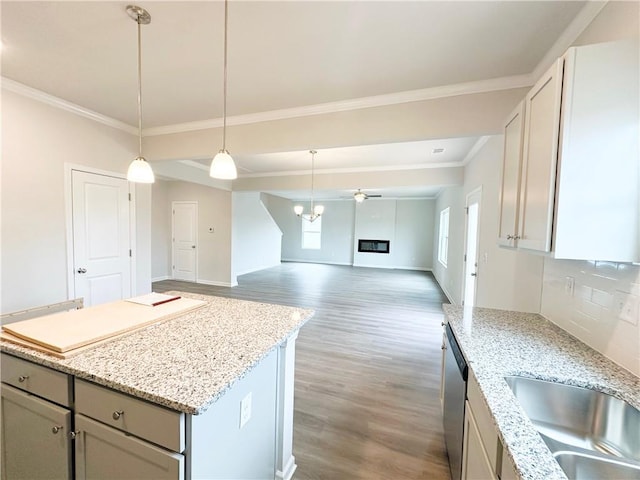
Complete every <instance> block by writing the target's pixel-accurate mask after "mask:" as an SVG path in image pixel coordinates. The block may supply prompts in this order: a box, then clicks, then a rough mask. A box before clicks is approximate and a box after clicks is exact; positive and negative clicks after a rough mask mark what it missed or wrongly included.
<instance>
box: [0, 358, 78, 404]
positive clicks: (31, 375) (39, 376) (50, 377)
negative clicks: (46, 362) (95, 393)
mask: <svg viewBox="0 0 640 480" xmlns="http://www.w3.org/2000/svg"><path fill="white" fill-rule="evenodd" d="M0 364H1V365H2V381H3V382H4V383H7V384H9V385H12V386H14V387H16V388H19V389H20V390H24V391H25V392H29V393H33V394H34V395H37V396H39V397H42V398H45V399H47V400H50V401H52V402H54V403H57V404H58V405H64V406H65V407H68V406H70V405H71V376H70V375H67V374H66V373H62V372H57V371H55V370H52V369H51V368H47V367H43V366H42V365H37V364H35V363H32V362H29V361H27V360H22V359H21V358H17V357H14V356H12V355H7V354H6V353H3V354H2V359H1V361H0Z"/></svg>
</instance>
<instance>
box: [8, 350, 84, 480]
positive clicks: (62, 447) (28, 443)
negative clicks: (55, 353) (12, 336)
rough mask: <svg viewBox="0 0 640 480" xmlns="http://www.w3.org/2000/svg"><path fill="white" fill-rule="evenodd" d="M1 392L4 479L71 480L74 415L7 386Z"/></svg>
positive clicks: (67, 410)
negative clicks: (71, 433) (71, 437)
mask: <svg viewBox="0 0 640 480" xmlns="http://www.w3.org/2000/svg"><path fill="white" fill-rule="evenodd" d="M4 358H5V356H3V359H4ZM1 388H2V406H1V411H2V413H1V419H0V424H1V426H2V435H1V443H2V459H1V463H2V470H1V471H2V479H3V480H14V479H15V480H21V479H24V480H40V479H42V480H66V479H69V480H70V479H72V478H73V464H72V456H71V440H70V437H69V433H70V432H71V417H72V415H71V411H70V410H69V409H67V408H63V407H59V406H57V405H54V404H53V403H51V402H48V401H46V400H42V399H40V398H38V397H36V396H34V395H30V394H29V393H26V392H22V391H20V390H18V389H15V388H12V387H10V386H8V385H6V384H3V385H2V387H1Z"/></svg>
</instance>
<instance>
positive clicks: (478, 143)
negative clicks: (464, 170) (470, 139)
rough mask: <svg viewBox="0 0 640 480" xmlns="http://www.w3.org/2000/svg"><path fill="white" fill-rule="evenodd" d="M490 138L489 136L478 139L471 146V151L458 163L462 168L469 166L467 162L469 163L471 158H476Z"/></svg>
mask: <svg viewBox="0 0 640 480" xmlns="http://www.w3.org/2000/svg"><path fill="white" fill-rule="evenodd" d="M490 138H491V135H485V136H483V137H480V138H479V139H478V140H477V141H476V143H474V144H473V146H472V147H471V149H470V150H469V151H468V152H467V154H466V155H465V157H464V158H463V159H462V162H460V163H461V164H462V165H463V166H466V165H468V164H469V162H470V161H471V159H472V158H473V157H475V156H476V154H477V153H478V152H479V151H480V149H481V148H482V147H484V146H485V144H486V143H487V142H488V141H489V139H490Z"/></svg>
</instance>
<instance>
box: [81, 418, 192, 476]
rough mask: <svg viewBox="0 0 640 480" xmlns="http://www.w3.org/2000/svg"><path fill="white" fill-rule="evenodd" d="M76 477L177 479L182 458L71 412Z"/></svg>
mask: <svg viewBox="0 0 640 480" xmlns="http://www.w3.org/2000/svg"><path fill="white" fill-rule="evenodd" d="M75 423H76V425H75V428H76V431H77V432H78V433H77V436H76V445H75V449H76V479H77V480H86V479H115V478H117V479H119V480H127V479H130V480H134V479H135V480H144V479H149V480H169V479H170V480H179V479H183V478H184V457H183V456H182V455H181V454H179V453H173V452H170V451H168V450H164V449H163V448H160V447H156V446H154V445H152V444H150V443H147V442H144V441H142V440H139V439H137V438H135V437H132V436H129V435H127V434H125V433H123V432H120V431H119V430H116V429H115V428H112V427H109V426H107V425H103V424H102V423H98V422H95V421H93V420H91V419H89V418H86V417H84V416H82V415H78V414H76V415H75Z"/></svg>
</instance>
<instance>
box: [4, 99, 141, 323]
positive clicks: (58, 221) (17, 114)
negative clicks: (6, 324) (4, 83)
mask: <svg viewBox="0 0 640 480" xmlns="http://www.w3.org/2000/svg"><path fill="white" fill-rule="evenodd" d="M136 152H137V141H136V137H135V136H133V135H130V134H128V133H125V132H122V131H120V130H116V129H113V128H111V127H107V126H105V125H102V124H100V123H97V122H94V121H92V120H89V119H86V118H83V117H80V116H78V115H75V114H72V113H69V112H65V111H63V110H60V109H58V108H55V107H52V106H49V105H46V104H43V103H41V102H38V101H35V100H32V99H29V98H26V97H23V96H21V95H18V94H16V93H12V92H8V91H6V90H3V91H2V179H1V182H2V193H1V198H2V205H1V210H0V212H1V215H2V229H1V230H2V232H1V239H2V249H1V250H2V252H1V259H2V288H1V290H2V294H1V298H2V307H1V309H2V311H3V312H11V311H15V310H20V309H25V308H29V307H35V306H39V305H44V304H49V303H55V302H60V301H62V300H65V299H67V298H68V296H69V289H68V285H67V271H68V270H67V241H69V239H67V238H66V224H65V222H66V217H65V183H64V173H65V168H64V164H65V162H66V163H72V164H76V165H82V166H86V167H90V168H94V169H100V170H104V171H110V172H114V173H119V174H122V175H124V174H126V171H127V167H128V165H129V163H130V162H131V160H132V159H133V157H134V156H135V154H136ZM150 196H151V189H150V188H149V187H148V186H139V187H137V188H136V201H137V204H136V205H137V209H136V224H137V229H138V231H137V235H136V240H137V241H136V245H134V248H135V250H136V256H137V269H136V288H137V291H138V292H139V293H144V292H146V291H149V290H150V288H151V268H150V263H151V260H150V231H149V229H150V215H151V212H150V210H149V208H150Z"/></svg>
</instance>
